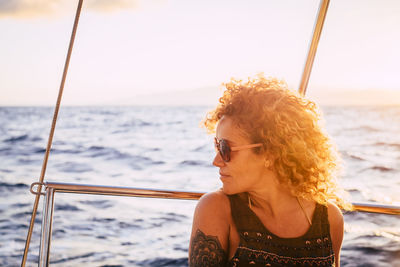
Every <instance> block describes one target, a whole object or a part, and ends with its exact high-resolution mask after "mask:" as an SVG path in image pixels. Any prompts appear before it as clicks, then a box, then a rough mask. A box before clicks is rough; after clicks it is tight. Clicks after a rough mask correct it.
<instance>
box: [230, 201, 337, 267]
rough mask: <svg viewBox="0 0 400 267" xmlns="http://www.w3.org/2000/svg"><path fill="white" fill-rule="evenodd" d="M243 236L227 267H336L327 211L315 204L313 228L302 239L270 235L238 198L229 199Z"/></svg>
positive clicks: (245, 204) (322, 206)
mask: <svg viewBox="0 0 400 267" xmlns="http://www.w3.org/2000/svg"><path fill="white" fill-rule="evenodd" d="M228 197H229V200H230V203H231V210H232V218H233V221H234V223H235V225H236V228H237V231H238V233H239V236H240V241H239V247H238V249H237V250H236V252H235V255H234V256H233V258H232V259H231V260H230V261H229V262H228V264H227V266H263V267H265V266H334V253H333V250H332V241H331V236H330V228H329V221H328V211H327V207H326V206H324V205H321V204H316V207H315V211H314V214H313V217H312V225H311V226H310V228H309V229H308V231H307V232H306V233H305V234H304V235H303V236H301V237H296V238H281V237H278V236H276V235H274V234H273V233H271V232H270V231H269V230H268V229H267V228H266V227H265V226H264V225H263V224H262V222H261V221H260V219H259V218H258V217H257V215H256V214H255V213H254V212H253V211H252V210H251V209H250V208H249V207H248V206H247V203H245V202H244V201H243V200H242V199H241V198H240V197H239V195H230V196H228Z"/></svg>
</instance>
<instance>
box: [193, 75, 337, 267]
mask: <svg viewBox="0 0 400 267" xmlns="http://www.w3.org/2000/svg"><path fill="white" fill-rule="evenodd" d="M225 87H226V90H225V91H224V94H223V96H222V97H221V98H220V100H219V102H220V103H219V105H218V107H217V108H216V109H215V110H214V111H212V112H210V113H209V114H208V116H207V118H206V120H205V122H204V124H205V126H206V128H207V129H208V130H209V132H215V147H216V150H217V153H216V156H215V158H214V161H213V165H214V166H216V167H217V168H219V174H220V179H221V181H222V184H223V186H222V188H221V189H220V190H218V191H216V192H211V193H208V194H206V195H204V196H203V197H202V198H201V199H200V201H199V202H198V205H197V207H196V210H195V214H194V220H193V228H192V235H191V240H190V248H189V265H190V266H339V258H340V247H341V243H342V239H343V216H342V214H341V212H340V210H339V208H338V207H337V206H336V205H335V204H333V203H331V202H329V200H330V199H332V198H335V199H336V201H339V203H340V201H341V199H340V198H339V197H338V188H337V186H336V184H335V179H334V177H335V176H336V171H337V158H336V153H335V150H334V148H333V145H332V144H331V143H330V140H329V138H328V136H327V135H326V134H325V133H324V132H323V130H322V129H321V127H320V126H319V124H318V123H319V119H320V117H319V113H318V111H317V109H316V106H315V104H314V103H312V102H311V101H308V100H306V99H304V98H302V97H300V96H298V95H297V94H296V93H295V92H291V91H290V90H288V89H287V86H286V84H285V83H284V82H282V81H278V80H276V79H273V78H268V79H267V78H265V77H263V76H262V75H259V76H258V77H257V78H256V79H249V81H247V82H244V81H241V80H231V82H229V83H227V84H225ZM216 125H217V127H216V130H215V126H216Z"/></svg>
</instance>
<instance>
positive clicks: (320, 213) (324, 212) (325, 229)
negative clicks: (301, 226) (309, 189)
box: [308, 203, 330, 236]
mask: <svg viewBox="0 0 400 267" xmlns="http://www.w3.org/2000/svg"><path fill="white" fill-rule="evenodd" d="M308 234H309V235H311V236H318V235H321V234H323V235H326V236H330V226H329V221H328V208H327V206H326V205H322V204H319V203H317V204H316V205H315V210H314V214H313V218H312V226H311V229H310V231H309V232H308Z"/></svg>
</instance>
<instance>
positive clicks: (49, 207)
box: [38, 187, 54, 267]
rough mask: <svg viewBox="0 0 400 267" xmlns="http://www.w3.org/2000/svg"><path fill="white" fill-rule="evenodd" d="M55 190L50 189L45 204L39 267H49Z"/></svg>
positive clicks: (47, 191)
mask: <svg viewBox="0 0 400 267" xmlns="http://www.w3.org/2000/svg"><path fill="white" fill-rule="evenodd" d="M53 210H54V188H51V187H48V188H47V189H46V195H45V197H44V203H43V219H42V235H41V236H40V250H39V265H38V266H39V267H45V266H49V263H50V241H51V228H52V224H53Z"/></svg>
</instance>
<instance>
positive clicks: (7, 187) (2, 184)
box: [0, 182, 29, 190]
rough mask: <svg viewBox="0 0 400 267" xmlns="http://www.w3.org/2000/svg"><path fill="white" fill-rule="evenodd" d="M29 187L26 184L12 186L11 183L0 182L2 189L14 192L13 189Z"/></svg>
mask: <svg viewBox="0 0 400 267" xmlns="http://www.w3.org/2000/svg"><path fill="white" fill-rule="evenodd" d="M28 187H29V186H28V185H27V184H24V183H16V184H10V183H5V182H0V188H3V189H7V190H12V189H25V188H28Z"/></svg>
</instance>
